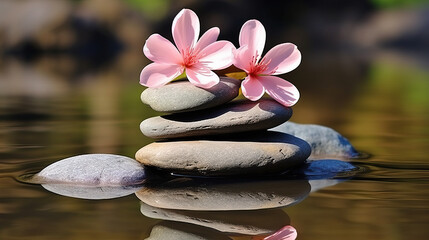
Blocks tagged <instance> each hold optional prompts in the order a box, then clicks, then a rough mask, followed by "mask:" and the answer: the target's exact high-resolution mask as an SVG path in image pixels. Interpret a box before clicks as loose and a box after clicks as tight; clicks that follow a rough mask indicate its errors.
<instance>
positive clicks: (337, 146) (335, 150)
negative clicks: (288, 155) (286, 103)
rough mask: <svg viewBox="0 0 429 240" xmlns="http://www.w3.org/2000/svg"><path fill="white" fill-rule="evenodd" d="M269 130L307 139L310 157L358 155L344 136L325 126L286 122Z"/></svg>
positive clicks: (337, 157) (342, 157) (352, 156)
mask: <svg viewBox="0 0 429 240" xmlns="http://www.w3.org/2000/svg"><path fill="white" fill-rule="evenodd" d="M270 130H273V131H279V132H283V133H288V134H291V135H294V136H296V137H299V138H302V139H303V140H305V141H307V142H308V143H309V144H310V146H311V156H310V159H323V158H334V159H350V158H356V157H358V156H359V155H360V154H359V152H357V151H356V150H355V148H354V147H353V146H352V145H351V143H350V142H349V141H348V140H347V139H346V138H345V137H343V136H342V135H341V134H339V133H338V132H336V131H335V130H333V129H332V128H328V127H325V126H321V125H314V124H298V123H293V122H286V123H283V124H282V125H280V126H277V127H275V128H272V129H270Z"/></svg>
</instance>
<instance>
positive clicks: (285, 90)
mask: <svg viewBox="0 0 429 240" xmlns="http://www.w3.org/2000/svg"><path fill="white" fill-rule="evenodd" d="M258 79H259V81H260V82H261V84H262V85H263V86H264V87H265V91H266V92H267V93H268V95H270V96H271V97H272V98H274V99H275V100H276V101H277V102H279V103H281V104H282V105H283V106H286V107H291V106H293V105H294V104H295V103H296V102H298V99H299V91H298V89H297V88H296V87H295V86H294V85H293V84H292V83H290V82H288V81H286V80H284V79H282V78H279V77H275V76H258Z"/></svg>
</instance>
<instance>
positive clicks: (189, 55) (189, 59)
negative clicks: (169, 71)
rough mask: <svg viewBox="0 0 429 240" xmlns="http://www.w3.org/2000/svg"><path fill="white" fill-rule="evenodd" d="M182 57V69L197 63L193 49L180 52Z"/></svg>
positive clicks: (196, 56)
mask: <svg viewBox="0 0 429 240" xmlns="http://www.w3.org/2000/svg"><path fill="white" fill-rule="evenodd" d="M182 57H183V66H184V67H187V68H188V67H191V66H193V65H194V64H195V63H198V59H199V58H198V54H195V53H194V52H193V49H191V48H190V47H188V48H186V49H184V50H182Z"/></svg>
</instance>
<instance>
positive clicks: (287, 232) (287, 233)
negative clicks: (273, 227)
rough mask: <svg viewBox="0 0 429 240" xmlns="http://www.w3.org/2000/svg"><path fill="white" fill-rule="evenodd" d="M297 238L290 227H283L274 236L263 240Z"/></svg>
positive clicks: (296, 234) (290, 239)
mask: <svg viewBox="0 0 429 240" xmlns="http://www.w3.org/2000/svg"><path fill="white" fill-rule="evenodd" d="M297 236H298V233H297V232H296V229H295V228H294V227H292V226H290V225H288V226H285V227H283V228H282V229H280V230H279V231H277V232H275V233H274V234H272V235H270V236H268V237H266V238H264V240H295V239H296V237H297Z"/></svg>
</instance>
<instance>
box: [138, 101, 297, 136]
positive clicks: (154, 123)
mask: <svg viewBox="0 0 429 240" xmlns="http://www.w3.org/2000/svg"><path fill="white" fill-rule="evenodd" d="M291 116H292V109H291V108H287V107H284V106H282V105H281V104H279V103H277V102H276V101H274V100H272V99H262V100H259V101H257V102H252V101H233V102H231V103H228V104H225V105H222V106H221V107H218V108H214V109H206V110H201V111H196V112H190V113H178V114H171V115H167V116H157V117H152V118H148V119H146V120H144V121H143V122H142V123H141V124H140V130H141V131H142V133H143V134H144V135H145V136H147V137H151V138H156V139H162V138H180V137H191V136H205V135H215V134H226V133H236V132H245V131H255V130H266V129H269V128H272V127H275V126H278V125H280V124H282V123H284V122H285V121H287V120H289V118H290V117H291Z"/></svg>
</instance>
